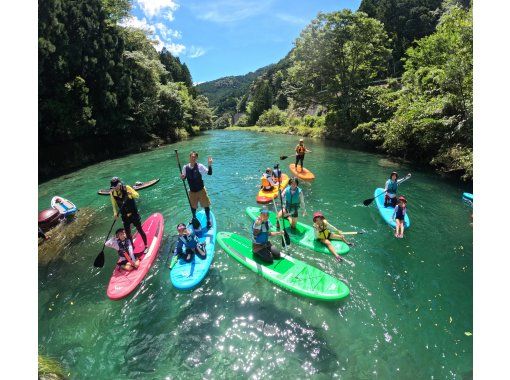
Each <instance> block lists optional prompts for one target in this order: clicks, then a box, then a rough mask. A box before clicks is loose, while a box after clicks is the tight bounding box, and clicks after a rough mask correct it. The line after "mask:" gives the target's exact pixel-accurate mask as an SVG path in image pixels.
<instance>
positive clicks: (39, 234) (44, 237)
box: [38, 227, 49, 240]
mask: <svg viewBox="0 0 510 380" xmlns="http://www.w3.org/2000/svg"><path fill="white" fill-rule="evenodd" d="M38 229H39V231H38V236H39V237H40V238H42V239H44V240H48V239H49V237H48V236H46V235H45V233H44V231H43V230H42V228H41V227H38Z"/></svg>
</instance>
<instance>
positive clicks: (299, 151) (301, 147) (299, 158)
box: [294, 139, 312, 171]
mask: <svg viewBox="0 0 510 380" xmlns="http://www.w3.org/2000/svg"><path fill="white" fill-rule="evenodd" d="M311 152H312V151H311V150H309V149H307V148H306V146H305V140H303V139H299V144H297V145H296V163H295V164H294V167H295V168H296V171H297V170H298V168H297V166H298V162H301V171H303V161H304V159H305V153H311Z"/></svg>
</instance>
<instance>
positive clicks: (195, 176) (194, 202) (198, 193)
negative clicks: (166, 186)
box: [181, 151, 213, 229]
mask: <svg viewBox="0 0 510 380" xmlns="http://www.w3.org/2000/svg"><path fill="white" fill-rule="evenodd" d="M197 158H198V153H197V152H195V151H192V152H191V153H190V154H189V164H186V165H184V166H183V168H182V172H181V179H186V180H187V181H188V185H189V200H190V203H191V211H192V213H193V217H194V218H195V217H196V213H197V207H198V203H199V202H200V205H201V206H202V207H203V208H204V210H205V216H206V218H207V229H209V228H211V226H212V224H211V219H210V218H211V210H210V206H211V200H210V199H209V196H208V195H207V189H206V188H205V185H204V181H203V179H202V175H205V174H207V175H212V163H213V159H212V157H211V156H209V157H208V159H207V164H208V167H207V168H206V167H205V166H204V165H202V164H200V163H198V162H197Z"/></svg>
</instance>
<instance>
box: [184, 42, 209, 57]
mask: <svg viewBox="0 0 510 380" xmlns="http://www.w3.org/2000/svg"><path fill="white" fill-rule="evenodd" d="M204 54H205V49H204V48H201V47H200V46H193V45H192V46H191V47H190V48H189V52H188V53H187V54H186V55H187V56H188V57H190V58H198V57H201V56H203V55H204Z"/></svg>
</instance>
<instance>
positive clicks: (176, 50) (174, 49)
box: [153, 35, 186, 56]
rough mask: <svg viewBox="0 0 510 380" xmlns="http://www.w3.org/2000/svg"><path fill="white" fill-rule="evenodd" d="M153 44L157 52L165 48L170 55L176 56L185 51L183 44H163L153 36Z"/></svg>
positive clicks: (158, 38)
mask: <svg viewBox="0 0 510 380" xmlns="http://www.w3.org/2000/svg"><path fill="white" fill-rule="evenodd" d="M153 40H154V42H155V44H154V47H155V48H156V50H157V51H161V50H163V48H166V50H168V51H169V52H170V53H172V55H175V56H178V55H180V54H182V53H184V52H185V51H186V46H184V45H183V44H176V43H174V42H164V41H162V40H161V38H160V37H159V36H157V35H156V36H155V37H154V38H153Z"/></svg>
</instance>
